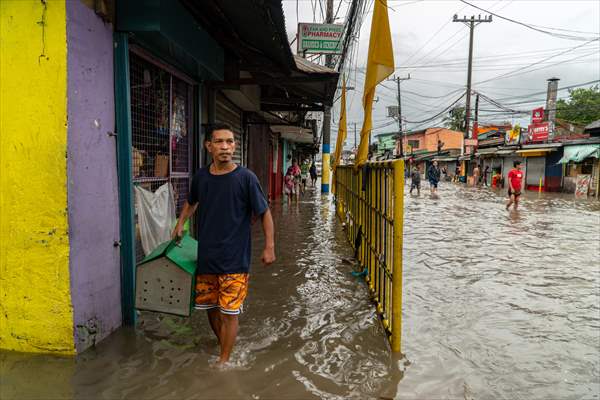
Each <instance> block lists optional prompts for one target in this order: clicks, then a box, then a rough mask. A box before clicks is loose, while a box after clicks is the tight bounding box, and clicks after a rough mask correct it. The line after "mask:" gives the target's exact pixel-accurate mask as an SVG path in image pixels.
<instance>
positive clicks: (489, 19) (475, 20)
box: [452, 14, 492, 138]
mask: <svg viewBox="0 0 600 400" xmlns="http://www.w3.org/2000/svg"><path fill="white" fill-rule="evenodd" d="M452 21H453V22H462V23H464V24H466V25H467V26H468V27H469V30H470V32H469V70H468V73H467V104H466V106H465V137H467V138H468V137H469V120H470V119H471V75H472V70H473V32H474V31H475V26H476V25H478V24H480V23H481V22H492V16H491V15H489V16H486V17H484V18H483V19H482V18H481V14H480V15H479V16H478V17H477V18H475V16H474V15H472V16H471V18H467V17H463V18H458V15H456V14H454V19H453V20H452Z"/></svg>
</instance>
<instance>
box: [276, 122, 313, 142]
mask: <svg viewBox="0 0 600 400" xmlns="http://www.w3.org/2000/svg"><path fill="white" fill-rule="evenodd" d="M271 130H272V131H273V132H275V133H280V134H281V137H282V138H284V139H286V140H289V141H290V142H296V143H312V142H313V135H312V131H311V130H310V129H306V128H302V127H299V126H293V125H271Z"/></svg>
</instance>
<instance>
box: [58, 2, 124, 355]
mask: <svg viewBox="0 0 600 400" xmlns="http://www.w3.org/2000/svg"><path fill="white" fill-rule="evenodd" d="M66 5H67V46H68V47H67V50H68V61H67V62H68V92H67V93H68V99H67V105H68V118H69V122H68V124H69V126H68V161H67V171H68V178H69V180H68V204H69V241H70V261H69V262H70V274H71V298H72V302H73V318H74V325H75V326H74V334H75V346H76V348H77V351H78V352H80V351H82V350H84V349H86V348H87V347H89V346H91V345H93V344H94V343H95V342H98V341H100V340H101V339H103V338H104V337H106V336H107V335H109V334H110V333H111V332H112V331H114V330H115V329H116V328H117V327H119V326H120V325H121V289H120V266H119V264H120V258H119V248H118V247H114V242H115V241H118V240H119V205H118V182H117V161H116V143H115V138H114V137H111V136H108V135H107V132H109V131H113V130H114V126H115V120H114V85H113V37H112V35H113V31H112V25H110V24H105V23H104V22H103V21H102V20H101V19H100V18H99V17H98V16H97V15H96V14H95V13H94V11H93V10H92V9H90V8H88V7H87V6H86V5H84V4H83V3H82V2H81V1H80V0H70V1H67V2H66Z"/></svg>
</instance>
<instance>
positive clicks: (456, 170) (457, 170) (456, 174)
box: [452, 165, 460, 182]
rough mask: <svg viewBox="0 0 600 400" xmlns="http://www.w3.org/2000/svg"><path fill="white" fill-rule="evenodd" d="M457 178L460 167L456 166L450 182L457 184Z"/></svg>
mask: <svg viewBox="0 0 600 400" xmlns="http://www.w3.org/2000/svg"><path fill="white" fill-rule="evenodd" d="M459 177H460V166H459V165H457V166H456V168H454V176H453V177H452V182H458V179H459Z"/></svg>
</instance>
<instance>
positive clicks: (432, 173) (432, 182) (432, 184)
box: [427, 161, 441, 196]
mask: <svg viewBox="0 0 600 400" xmlns="http://www.w3.org/2000/svg"><path fill="white" fill-rule="evenodd" d="M440 174H441V173H440V169H439V167H438V162H437V161H434V162H433V164H431V165H430V166H429V169H428V170H427V180H428V181H429V188H430V189H431V195H432V196H433V195H436V194H437V188H438V183H439V182H440Z"/></svg>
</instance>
